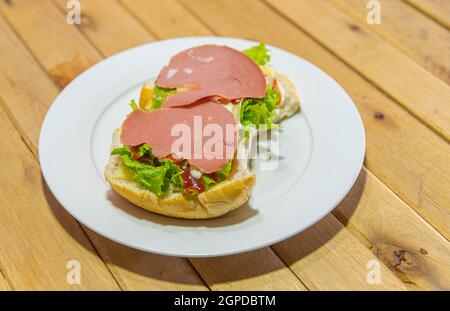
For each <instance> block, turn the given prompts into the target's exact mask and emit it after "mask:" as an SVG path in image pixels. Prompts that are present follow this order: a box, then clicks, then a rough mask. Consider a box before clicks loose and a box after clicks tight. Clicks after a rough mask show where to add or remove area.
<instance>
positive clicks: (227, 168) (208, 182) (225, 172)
mask: <svg viewBox="0 0 450 311" xmlns="http://www.w3.org/2000/svg"><path fill="white" fill-rule="evenodd" d="M231 163H232V161H231V160H230V161H228V162H227V164H225V165H224V166H223V167H222V168H221V169H220V170H218V171H216V174H217V176H218V177H219V182H220V181H224V180H225V179H227V177H228V176H229V175H230V172H231ZM202 181H203V185H204V186H205V190H209V189H210V188H211V187H212V186H214V185H216V184H217V182H216V181H215V180H214V179H212V178H211V177H208V176H207V175H203V176H202Z"/></svg>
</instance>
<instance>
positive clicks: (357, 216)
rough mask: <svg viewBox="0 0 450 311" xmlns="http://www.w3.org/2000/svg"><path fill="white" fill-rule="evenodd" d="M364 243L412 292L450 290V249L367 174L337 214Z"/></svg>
mask: <svg viewBox="0 0 450 311" xmlns="http://www.w3.org/2000/svg"><path fill="white" fill-rule="evenodd" d="M334 215H335V216H337V218H338V219H339V220H341V222H343V223H345V224H346V226H347V228H349V229H350V230H351V231H352V232H353V233H354V234H355V235H356V236H359V237H360V240H361V241H364V242H365V244H366V245H367V246H368V247H370V248H371V250H372V252H374V253H375V254H376V255H377V257H378V258H380V260H382V261H383V262H384V263H385V264H386V265H387V266H388V267H390V268H391V269H392V270H393V271H394V272H395V273H396V275H397V276H398V277H399V278H400V279H401V280H402V281H403V282H404V283H405V284H406V285H407V286H408V288H409V289H412V290H448V289H449V288H450V267H449V265H448V263H449V262H450V252H449V250H450V244H449V242H448V241H447V240H446V239H445V238H444V237H443V236H441V235H440V234H439V233H437V232H436V231H435V230H434V229H433V228H431V227H430V225H429V224H427V223H426V222H425V221H423V219H422V218H421V217H420V216H419V215H418V214H417V213H415V212H414V211H413V210H412V209H411V208H410V207H409V206H408V205H407V204H406V203H405V202H403V201H401V200H400V199H399V198H398V197H396V196H395V195H393V194H392V192H391V191H390V190H389V189H387V188H386V186H385V185H384V184H383V183H382V182H381V181H380V180H379V179H378V178H376V177H375V176H374V175H373V174H372V173H370V172H369V171H367V170H364V171H363V172H362V174H361V175H360V176H359V178H358V180H357V181H356V184H355V186H354V187H353V189H352V190H351V192H350V193H349V194H348V195H347V196H346V198H345V199H344V200H343V201H342V202H341V204H339V206H338V207H337V208H336V209H335V210H334Z"/></svg>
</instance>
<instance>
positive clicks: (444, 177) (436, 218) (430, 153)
mask: <svg viewBox="0 0 450 311" xmlns="http://www.w3.org/2000/svg"><path fill="white" fill-rule="evenodd" d="M183 3H185V5H187V6H188V7H189V9H191V10H192V11H193V12H196V14H198V16H199V17H200V18H201V19H203V21H204V22H205V23H207V24H208V26H209V27H210V28H212V29H213V30H214V31H215V32H217V33H218V34H220V35H225V36H241V37H247V38H252V39H255V40H259V41H264V42H267V43H270V44H274V45H277V46H279V47H281V48H285V49H287V50H290V51H292V52H294V53H296V54H298V55H300V56H302V57H304V58H306V59H308V60H310V61H311V62H313V63H315V64H316V65H318V66H321V67H322V68H323V69H325V70H326V71H327V72H328V73H329V74H331V75H332V76H333V77H334V78H335V79H336V80H337V81H338V82H339V83H340V84H341V85H342V86H343V87H344V88H345V89H346V90H347V91H348V92H349V93H350V95H351V96H352V98H353V100H354V101H355V104H356V105H357V107H358V110H359V112H360V114H361V116H362V118H363V121H364V125H365V130H366V139H367V147H366V148H367V149H366V165H367V166H368V167H369V169H370V170H371V171H373V172H376V175H377V176H379V177H380V176H381V179H382V181H383V182H387V183H388V185H389V186H390V187H392V188H394V189H395V191H396V192H397V193H399V194H400V195H401V197H403V198H406V199H407V200H408V203H410V204H411V205H413V206H414V207H415V208H416V210H418V211H420V213H421V214H423V215H429V217H428V218H429V219H430V218H431V219H432V220H433V225H434V226H436V227H439V228H441V230H442V231H443V232H445V233H448V231H447V229H448V212H447V211H443V210H445V209H446V207H447V206H448V205H449V204H448V202H449V197H448V191H446V190H445V189H446V188H448V185H449V184H450V180H449V176H448V174H447V173H446V172H445V170H442V168H444V167H448V166H449V163H450V157H449V154H450V149H449V146H448V144H447V143H446V142H445V141H443V140H442V139H441V138H439V137H438V136H436V135H435V134H434V133H433V132H431V131H430V130H429V129H428V128H426V127H425V126H423V125H422V124H421V123H420V122H418V121H417V119H415V118H414V117H412V116H411V115H410V114H408V113H407V112H405V111H404V110H403V109H402V108H400V107H399V106H398V105H397V104H396V103H394V102H393V101H392V100H391V99H389V98H388V97H386V96H385V95H384V94H383V93H381V92H379V90H378V89H377V88H375V87H373V86H372V85H371V84H370V83H368V82H367V81H366V80H364V79H363V78H361V77H360V76H359V75H358V74H356V73H355V72H354V71H352V70H351V69H349V67H348V66H346V65H345V64H344V63H343V62H341V61H340V60H339V59H338V58H336V57H335V56H334V55H332V54H330V53H329V52H328V51H327V50H325V49H323V48H322V47H321V46H320V45H318V44H317V43H316V42H315V41H314V40H312V39H311V38H309V37H307V36H306V35H304V34H303V33H302V32H300V31H298V29H296V28H295V27H294V26H292V25H291V24H290V23H288V22H286V21H285V20H284V19H283V18H281V17H280V16H278V15H277V14H275V13H274V12H273V11H271V10H270V8H268V7H267V6H265V5H263V4H261V3H259V4H257V3H256V2H251V3H250V2H249V1H240V2H235V3H233V5H231V4H230V5H227V3H228V2H226V1H223V2H220V1H215V2H208V3H204V2H201V1H184V2H183ZM250 4H251V5H250ZM219 12H221V13H222V14H218V13H219ZM246 14H251V15H253V16H259V17H260V18H261V19H262V20H270V21H271V22H270V24H267V25H266V24H261V23H260V22H259V21H257V20H246V21H245V23H247V26H246V27H243V25H241V24H239V23H240V21H243V20H244V16H245V15H246ZM242 23H244V22H242ZM280 33H283V36H279V34H280ZM431 159H433V160H431ZM411 167H413V168H414V169H411ZM421 176H426V178H419V177H421ZM424 184H427V186H426V189H427V190H426V191H427V192H426V194H425V196H423V197H426V198H427V199H423V198H422V199H421V200H420V201H418V193H421V194H420V197H422V194H424V191H423V189H425V188H424V187H423V185H424ZM431 189H433V190H431ZM385 190H386V189H382V190H379V191H385ZM430 190H431V191H430ZM388 195H389V196H391V197H392V200H393V201H396V200H398V198H396V196H395V195H394V194H393V193H388ZM431 198H432V199H431ZM431 202H433V204H431V205H429V204H430V203H431ZM437 202H438V203H437ZM424 204H425V205H424ZM356 206H358V202H355V203H354V205H353V209H356ZM395 206H396V205H394V207H395ZM363 211H367V210H366V209H363ZM411 212H412V211H411ZM411 212H410V213H411ZM402 213H406V211H405V210H403V211H402ZM412 213H414V212H412ZM363 215H364V213H363ZM408 215H409V213H406V214H405V217H409V216H408ZM386 217H388V215H386ZM417 218H419V217H418V216H417ZM415 222H416V223H417V225H418V226H419V227H420V224H421V223H422V222H423V221H422V220H420V219H416V221H415ZM361 225H362V226H363V225H364V223H361ZM351 228H353V227H351ZM409 229H411V228H409ZM409 229H408V230H409ZM389 230H390V232H391V233H390V234H395V233H396V231H397V229H396V227H395V226H392V227H390V228H389ZM354 233H355V234H357V232H355V231H354ZM377 234H378V235H379V239H380V240H381V241H382V240H383V236H384V235H385V234H384V233H383V231H381V232H375V233H374V235H375V236H377ZM434 234H437V233H434ZM410 236H411V235H406V234H405V235H404V239H403V240H402V241H401V243H398V245H402V244H403V243H405V245H407V244H408V243H409V239H410ZM374 240H375V239H374ZM430 244H432V245H435V246H436V244H433V243H431V242H430ZM406 274H407V273H406ZM412 274H414V273H412ZM407 275H408V274H407ZM410 277H411V279H414V276H413V275H411V276H410ZM430 282H434V281H432V280H431V281H430Z"/></svg>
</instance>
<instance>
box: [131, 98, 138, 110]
mask: <svg viewBox="0 0 450 311" xmlns="http://www.w3.org/2000/svg"><path fill="white" fill-rule="evenodd" d="M130 107H131V109H133V110H136V109H138V105H137V104H136V101H135V100H134V99H132V100H131V102H130Z"/></svg>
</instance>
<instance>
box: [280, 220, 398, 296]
mask: <svg viewBox="0 0 450 311" xmlns="http://www.w3.org/2000/svg"><path fill="white" fill-rule="evenodd" d="M273 248H274V250H275V251H276V252H277V254H278V255H279V256H280V257H281V258H283V260H284V261H285V262H286V263H287V264H288V265H289V267H290V268H291V269H292V271H294V272H295V274H297V275H298V276H299V278H300V279H301V280H302V282H304V284H305V285H306V286H307V287H308V288H309V289H311V290H404V289H405V286H404V285H403V284H402V283H401V282H400V281H399V280H398V279H397V278H396V277H395V276H394V275H393V274H392V272H391V271H390V270H389V269H388V268H387V267H385V266H384V265H383V264H382V263H379V265H380V277H381V282H380V283H379V284H377V283H375V284H370V283H369V282H368V281H367V278H368V274H369V272H370V269H369V268H371V266H368V264H370V263H371V262H373V261H376V262H378V261H377V260H376V257H375V256H374V255H373V254H372V253H371V252H370V250H369V249H367V248H365V247H363V245H362V244H361V242H360V241H358V239H356V238H355V237H354V236H353V235H352V234H351V233H350V232H349V231H348V230H346V229H345V228H344V227H342V224H341V223H340V222H339V221H338V220H337V219H336V218H334V217H333V216H332V215H330V214H329V215H327V216H326V217H325V218H323V219H322V220H321V221H320V222H319V223H317V224H316V225H314V226H312V227H311V228H309V229H307V230H305V231H304V232H302V233H300V234H298V235H296V236H295V237H293V238H291V239H288V240H286V241H284V242H281V243H279V244H276V245H274V246H273Z"/></svg>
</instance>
